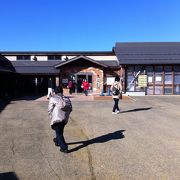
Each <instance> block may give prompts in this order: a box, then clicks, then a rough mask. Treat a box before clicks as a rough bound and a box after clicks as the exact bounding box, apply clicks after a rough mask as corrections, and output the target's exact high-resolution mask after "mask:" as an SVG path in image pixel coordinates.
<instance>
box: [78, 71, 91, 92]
mask: <svg viewBox="0 0 180 180" xmlns="http://www.w3.org/2000/svg"><path fill="white" fill-rule="evenodd" d="M84 79H86V80H87V82H89V84H90V90H91V91H92V74H91V73H80V74H79V73H78V74H76V75H75V83H76V88H75V92H76V93H82V92H83V89H82V88H81V85H82V82H83V80H84Z"/></svg>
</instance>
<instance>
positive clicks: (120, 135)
mask: <svg viewBox="0 0 180 180" xmlns="http://www.w3.org/2000/svg"><path fill="white" fill-rule="evenodd" d="M124 131H125V130H118V131H115V132H113V133H109V134H105V135H102V136H99V137H96V138H93V139H89V140H86V141H77V142H71V143H67V144H68V145H72V144H81V145H79V146H77V147H75V148H73V149H70V150H69V153H71V152H74V151H77V150H79V149H81V148H84V147H86V146H88V145H91V144H95V143H105V142H107V141H111V140H115V139H122V138H124V137H125V136H124V135H123V132H124Z"/></svg>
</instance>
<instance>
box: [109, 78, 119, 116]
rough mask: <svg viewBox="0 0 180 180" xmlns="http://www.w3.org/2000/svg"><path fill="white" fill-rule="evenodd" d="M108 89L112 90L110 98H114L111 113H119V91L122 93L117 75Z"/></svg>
mask: <svg viewBox="0 0 180 180" xmlns="http://www.w3.org/2000/svg"><path fill="white" fill-rule="evenodd" d="M110 89H111V92H112V98H113V100H114V106H113V110H112V114H118V113H120V109H119V105H118V103H119V99H120V97H121V93H122V85H121V82H120V78H119V76H117V77H115V81H114V83H113V84H112V85H111V88H110Z"/></svg>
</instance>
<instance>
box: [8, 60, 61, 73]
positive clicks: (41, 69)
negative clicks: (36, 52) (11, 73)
mask: <svg viewBox="0 0 180 180" xmlns="http://www.w3.org/2000/svg"><path fill="white" fill-rule="evenodd" d="M59 63H60V61H12V64H13V66H14V67H15V69H16V72H17V73H20V74H28V75H29V74H32V75H37V74H48V75H57V74H58V73H59V70H58V69H56V68H55V67H54V66H55V65H56V64H59Z"/></svg>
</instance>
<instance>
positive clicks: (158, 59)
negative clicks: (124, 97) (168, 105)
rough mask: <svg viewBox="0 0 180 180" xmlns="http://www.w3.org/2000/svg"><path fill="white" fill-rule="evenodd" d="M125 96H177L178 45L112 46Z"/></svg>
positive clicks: (179, 72) (179, 82) (179, 91)
mask: <svg viewBox="0 0 180 180" xmlns="http://www.w3.org/2000/svg"><path fill="white" fill-rule="evenodd" d="M114 52H115V55H116V56H117V58H118V60H119V63H120V66H121V67H122V69H123V71H124V79H125V81H124V83H125V89H124V91H125V92H126V94H130V95H131V94H133V95H138V94H147V95H177V94H180V43H179V42H151V43H150V42H148V43H116V45H115V47H114Z"/></svg>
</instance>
